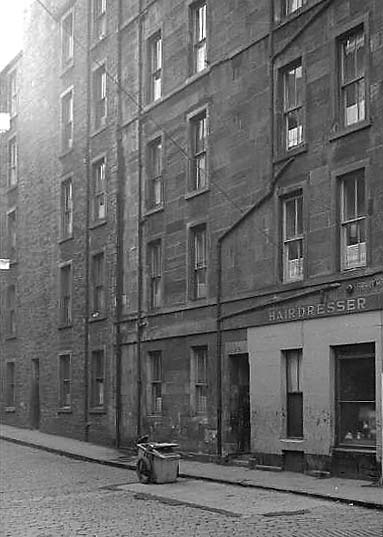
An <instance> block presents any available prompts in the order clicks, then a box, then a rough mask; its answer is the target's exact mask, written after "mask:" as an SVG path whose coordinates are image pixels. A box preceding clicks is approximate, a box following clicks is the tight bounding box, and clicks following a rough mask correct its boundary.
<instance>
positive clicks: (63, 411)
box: [57, 407, 72, 414]
mask: <svg viewBox="0 0 383 537" xmlns="http://www.w3.org/2000/svg"><path fill="white" fill-rule="evenodd" d="M57 414H72V409H71V407H67V408H65V407H62V408H59V409H58V411H57Z"/></svg>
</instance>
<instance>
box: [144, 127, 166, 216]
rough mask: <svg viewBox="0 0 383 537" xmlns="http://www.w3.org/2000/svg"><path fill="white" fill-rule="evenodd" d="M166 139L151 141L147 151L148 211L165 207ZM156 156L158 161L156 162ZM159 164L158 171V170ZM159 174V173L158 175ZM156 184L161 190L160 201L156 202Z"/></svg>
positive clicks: (157, 138) (159, 137)
mask: <svg viewBox="0 0 383 537" xmlns="http://www.w3.org/2000/svg"><path fill="white" fill-rule="evenodd" d="M163 143H164V139H163V136H162V135H160V136H157V137H156V138H153V139H152V140H150V141H149V143H148V145H147V151H146V157H147V158H146V164H147V165H146V175H147V196H146V199H147V210H148V211H156V210H158V209H162V208H163V206H164V170H163V164H164V145H163ZM158 148H159V149H158ZM155 155H156V156H157V157H158V161H156V160H155V158H154V157H155ZM157 164H158V170H156V168H157ZM157 172H159V173H157ZM156 184H159V188H160V191H159V193H160V200H159V202H158V203H156V202H155V197H156Z"/></svg>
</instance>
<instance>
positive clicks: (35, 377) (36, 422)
mask: <svg viewBox="0 0 383 537" xmlns="http://www.w3.org/2000/svg"><path fill="white" fill-rule="evenodd" d="M39 426H40V362H39V359H38V358H36V359H34V360H32V386H31V427H32V428H33V429H38V428H39Z"/></svg>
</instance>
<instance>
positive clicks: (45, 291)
mask: <svg viewBox="0 0 383 537" xmlns="http://www.w3.org/2000/svg"><path fill="white" fill-rule="evenodd" d="M37 29H38V31H37ZM25 30H26V32H25V41H24V48H23V53H22V55H20V56H19V57H17V58H16V59H15V60H14V62H12V63H11V64H10V65H9V66H8V67H7V68H5V69H4V70H3V72H2V73H1V84H2V86H1V87H2V93H1V99H2V101H1V110H0V111H2V112H4V111H8V112H10V113H11V116H12V119H11V129H10V130H9V131H8V132H5V133H3V134H1V192H0V194H1V195H0V203H1V224H2V226H1V230H2V237H1V239H2V242H1V251H0V257H1V258H5V259H7V258H9V259H10V269H9V270H2V271H1V272H0V282H1V360H2V374H3V378H4V382H3V385H2V392H1V416H2V420H3V421H4V422H5V423H8V424H14V425H18V426H25V427H35V428H40V429H41V430H42V431H45V432H50V433H56V434H62V435H68V436H73V437H76V438H82V439H84V438H85V439H87V440H89V441H92V442H100V443H112V442H113V443H115V444H116V445H118V446H121V447H124V446H128V445H132V443H133V442H134V441H135V439H136V438H137V436H138V435H139V434H144V433H148V434H149V435H150V436H151V438H153V439H158V440H162V439H166V440H170V439H172V440H175V441H177V442H179V444H180V446H181V449H182V451H184V452H192V453H200V454H206V455H213V454H218V455H219V456H224V455H227V454H232V455H234V454H235V455H238V454H248V455H249V456H250V458H251V460H252V462H253V463H255V464H258V465H260V466H279V467H282V468H285V469H293V470H298V471H310V470H317V471H325V472H332V473H334V474H338V475H354V476H355V475H359V476H363V475H364V476H371V475H374V474H376V473H378V472H379V471H380V468H381V460H382V378H383V376H382V344H383V313H382V310H383V298H382V296H383V5H382V2H381V0H275V1H274V2H273V1H271V0H255V1H252V2H247V1H238V2H237V1H233V0H199V1H197V2H193V1H190V0H114V1H112V0H93V1H90V0H89V1H86V0H77V1H76V2H74V1H71V0H65V1H64V0H60V1H58V0H54V1H53V0H43V1H42V2H35V1H31V2H30V5H29V7H28V8H27V10H26V14H25Z"/></svg>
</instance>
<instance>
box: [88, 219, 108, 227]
mask: <svg viewBox="0 0 383 537" xmlns="http://www.w3.org/2000/svg"><path fill="white" fill-rule="evenodd" d="M107 222H108V220H107V219H106V218H104V219H103V220H99V221H95V222H92V223H91V224H90V225H89V229H96V228H98V227H101V226H105V224H106V223H107Z"/></svg>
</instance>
